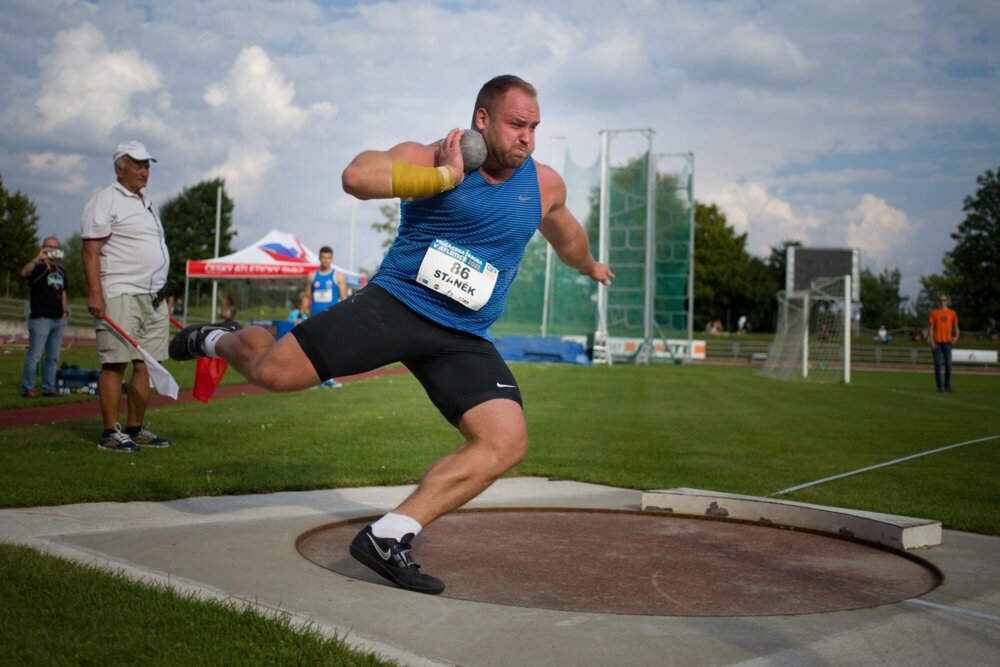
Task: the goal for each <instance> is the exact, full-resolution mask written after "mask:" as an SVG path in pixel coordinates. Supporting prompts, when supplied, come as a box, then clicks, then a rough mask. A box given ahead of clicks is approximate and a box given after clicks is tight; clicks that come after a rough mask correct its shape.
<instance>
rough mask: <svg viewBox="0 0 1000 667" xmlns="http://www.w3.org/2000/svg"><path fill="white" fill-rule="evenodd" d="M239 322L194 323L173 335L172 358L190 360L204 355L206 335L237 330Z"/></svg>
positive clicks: (170, 350) (170, 349)
mask: <svg viewBox="0 0 1000 667" xmlns="http://www.w3.org/2000/svg"><path fill="white" fill-rule="evenodd" d="M239 328H240V323H239V322H233V321H230V322H216V323H215V324H193V325H191V326H189V327H188V328H187V329H184V331H182V332H180V333H179V334H177V335H176V336H174V337H173V339H171V341H170V348H169V350H168V352H169V353H170V358H171V359H173V360H174V361H188V360H189V359H194V358H195V357H204V356H205V349H204V348H203V347H202V343H204V342H205V336H207V335H208V334H210V333H212V332H213V331H237V330H239Z"/></svg>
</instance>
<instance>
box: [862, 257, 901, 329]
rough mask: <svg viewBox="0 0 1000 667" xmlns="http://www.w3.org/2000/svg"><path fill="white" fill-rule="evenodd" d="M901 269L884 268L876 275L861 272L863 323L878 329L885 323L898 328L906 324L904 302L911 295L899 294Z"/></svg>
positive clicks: (866, 271)
mask: <svg viewBox="0 0 1000 667" xmlns="http://www.w3.org/2000/svg"><path fill="white" fill-rule="evenodd" d="M899 282H900V273H899V269H892V270H889V269H882V270H881V271H880V272H879V274H878V275H877V276H876V275H875V274H873V273H872V272H871V271H869V270H868V269H864V270H863V271H862V272H861V325H862V326H863V327H865V328H867V329H878V328H879V327H880V326H882V325H883V324H884V325H885V326H886V327H887V328H889V329H898V328H899V327H901V326H903V325H904V324H905V318H906V313H905V307H904V304H905V303H906V301H907V300H908V299H909V297H905V296H900V295H899Z"/></svg>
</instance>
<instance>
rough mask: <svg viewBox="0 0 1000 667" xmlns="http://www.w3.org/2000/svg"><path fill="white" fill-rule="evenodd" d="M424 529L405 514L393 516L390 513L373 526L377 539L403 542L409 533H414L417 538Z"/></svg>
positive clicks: (373, 532)
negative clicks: (382, 538) (384, 538)
mask: <svg viewBox="0 0 1000 667" xmlns="http://www.w3.org/2000/svg"><path fill="white" fill-rule="evenodd" d="M422 528H423V526H421V525H420V524H419V523H417V522H416V521H415V520H413V519H411V518H410V517H408V516H406V515H405V514H393V513H392V512H389V513H388V514H386V515H385V516H384V517H382V518H381V519H379V520H378V521H376V522H375V523H373V524H372V535H374V536H375V537H391V538H392V539H394V540H397V541H398V540H402V539H403V536H404V535H406V534H407V533H413V536H414V537H416V536H417V534H418V533H419V532H420V530H421V529H422Z"/></svg>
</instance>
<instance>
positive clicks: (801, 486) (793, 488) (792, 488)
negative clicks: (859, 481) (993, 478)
mask: <svg viewBox="0 0 1000 667" xmlns="http://www.w3.org/2000/svg"><path fill="white" fill-rule="evenodd" d="M997 438H1000V435H988V436H986V437H985V438H977V439H976V440H966V441H965V442H959V443H956V444H954V445H947V446H945V447H938V448H937V449H932V450H930V451H926V452H920V453H919V454H911V455H909V456H904V457H903V458H900V459H894V460H892V461H886V462H885V463H877V464H875V465H873V466H868V467H867V468H859V469H857V470H852V471H850V472H842V473H840V474H839V475H833V476H831V477H824V478H823V479H817V480H816V481H815V482H806V483H805V484H799V485H798V486H790V487H788V488H787V489H782V490H781V491H775V492H774V493H769V494H768V495H767V497H768V498H771V497H772V496H780V495H782V494H785V493H791V492H792V491H798V490H799V489H804V488H806V487H809V486H815V485H817V484H822V483H823V482H830V481H833V480H835V479H841V478H842V477H850V476H851V475H857V474H859V473H862V472H868V471H869V470H876V469H878V468H884V467H886V466H891V465H893V464H895V463H902V462H903V461H909V460H910V459H915V458H919V457H921V456H927V455H928V454H937V453H938V452H943V451H945V450H946V449H954V448H955V447H962V446H964V445H974V444H976V443H977V442H986V441H987V440H996V439H997Z"/></svg>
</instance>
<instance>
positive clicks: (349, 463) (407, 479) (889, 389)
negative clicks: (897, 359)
mask: <svg viewBox="0 0 1000 667" xmlns="http://www.w3.org/2000/svg"><path fill="white" fill-rule="evenodd" d="M81 365H82V364H81ZM170 368H171V370H172V371H174V373H175V377H177V378H178V380H179V381H180V382H181V386H182V388H183V387H185V386H189V385H190V382H191V368H193V364H186V365H184V364H175V365H171V366H170ZM513 368H514V372H515V374H516V375H517V377H518V379H519V382H520V385H521V388H522V393H523V395H524V399H525V405H526V413H527V417H528V423H529V430H530V435H531V448H530V451H529V454H528V456H527V458H526V459H525V460H524V462H523V463H522V464H521V465H520V466H519V467H518V468H517V469H515V471H513V474H516V475H539V476H547V477H555V478H564V479H573V480H579V481H585V482H593V483H599V484H608V485H613V486H618V487H625V488H634V489H661V488H670V487H678V486H685V487H694V488H703V489H711V490H716V491H725V492H731V493H747V494H755V495H766V494H769V493H773V492H775V491H777V490H779V489H784V488H787V487H789V486H793V485H796V484H801V483H804V482H808V481H811V480H816V479H819V478H823V477H827V476H830V475H835V474H838V473H843V472H846V471H850V470H855V469H858V468H862V467H865V466H869V465H873V464H877V463H881V462H884V461H889V460H892V459H896V458H899V457H903V456H908V455H911V454H915V453H918V452H923V451H927V450H931V449H935V448H938V447H942V446H945V445H949V444H952V443H957V442H962V441H966V440H972V439H976V438H982V437H986V436H991V435H1000V401H998V400H997V397H998V396H1000V376H996V375H992V376H984V375H965V374H962V375H957V376H956V378H955V380H954V385H955V388H956V392H955V393H954V394H938V393H936V392H935V391H934V389H933V387H934V382H933V378H932V377H931V375H930V374H928V373H926V372H925V373H880V372H879V373H876V372H864V371H858V372H856V373H855V374H854V376H853V382H852V384H851V385H850V386H844V385H817V384H802V383H794V382H793V383H783V382H776V381H773V380H768V379H765V378H762V377H758V376H757V375H755V374H754V371H753V369H751V368H750V367H747V366H738V367H726V366H683V367H682V366H653V367H625V366H616V367H613V368H604V367H601V368H584V367H577V366H565V365H533V364H515V365H513ZM0 372H2V373H3V377H4V378H5V380H4V384H6V383H7V382H12V381H14V378H12V377H11V376H10V364H8V363H7V360H6V359H4V360H3V362H2V363H0ZM14 377H16V375H15V376H14ZM8 378H9V379H8ZM229 381H235V377H233V378H230V379H229ZM18 405H21V404H20V403H19V404H18ZM147 422H148V423H149V424H150V426H152V427H153V428H154V429H155V430H156V431H157V432H159V433H162V434H163V435H167V436H169V437H172V438H173V439H174V441H175V445H174V446H173V447H171V448H169V449H167V450H162V451H148V450H144V451H142V452H140V453H139V454H137V455H132V456H118V455H112V454H107V453H103V452H99V451H98V450H97V449H96V443H95V436H96V433H97V429H98V427H99V424H98V420H97V419H96V418H95V419H90V420H81V421H75V422H63V423H58V424H46V425H40V426H33V427H26V428H18V429H9V430H0V443H2V445H0V506H4V507H16V506H27V505H56V504H63V503H72V502H90V501H99V500H114V501H127V500H140V499H141V500H168V499H173V498H182V497H188V496H200V495H222V494H245V493H264V492H273V491H279V490H295V489H313V488H333V487H353V486H366V485H382V484H402V483H412V482H415V481H417V480H418V479H419V477H420V476H421V474H422V473H423V471H424V469H425V468H426V467H427V466H428V465H429V464H430V463H431V462H432V461H433V460H435V459H436V458H437V457H438V456H440V455H441V454H443V453H444V452H447V451H449V450H450V449H451V448H453V447H454V446H456V445H457V444H459V438H458V436H457V434H456V432H455V431H454V430H453V429H452V428H451V427H450V426H449V425H448V424H447V423H446V422H445V421H444V420H443V419H442V418H441V417H440V416H439V415H438V414H437V413H436V412H435V411H434V409H433V408H432V406H431V404H430V402H429V401H428V399H427V398H426V397H425V395H424V394H423V392H422V390H421V388H420V387H419V385H418V384H417V383H416V381H415V380H414V379H413V378H412V377H410V376H405V375H404V376H391V377H390V376H387V377H380V378H376V379H372V380H365V381H362V382H356V383H350V384H348V385H347V386H346V387H344V388H343V389H338V390H332V391H331V390H309V391H305V392H301V393H298V394H283V395H274V394H272V395H268V394H252V395H248V396H243V397H239V398H232V399H225V400H220V401H213V402H212V403H210V404H208V405H203V404H201V403H184V404H177V405H171V406H169V407H165V408H160V409H156V410H154V411H151V413H150V415H149V417H148V419H147ZM784 497H786V498H789V499H793V500H801V501H805V502H812V503H819V504H828V505H840V506H847V507H854V508H859V509H865V510H872V511H880V512H890V513H896V514H904V515H909V516H918V517H924V518H932V519H938V520H941V521H942V522H943V523H944V524H945V526H946V527H948V528H954V529H959V530H967V531H975V532H981V533H987V534H993V535H1000V516H998V515H997V509H998V507H1000V439H995V440H990V441H987V442H982V443H979V444H974V445H969V446H965V447H959V448H956V449H952V450H949V451H947V452H942V453H939V454H934V455H930V456H926V457H922V458H918V459H915V460H912V461H908V462H905V463H900V464H898V465H894V466H890V467H887V468H882V469H879V470H875V471H872V472H867V473H863V474H860V475H856V476H853V477H848V478H845V479H841V480H837V481H833V482H828V483H825V484H821V485H818V486H814V487H810V488H808V489H803V490H801V491H799V492H796V493H793V494H789V495H787V496H784ZM4 558H14V559H16V558H28V559H29V561H30V560H32V559H33V560H35V561H37V563H38V566H37V569H40V570H42V571H43V572H48V571H49V568H54V567H58V566H55V565H52V564H51V563H49V561H50V560H51V559H48V558H45V557H41V556H38V555H34V556H32V555H30V554H29V555H27V556H25V555H24V554H20V553H18V554H14V555H13V556H4ZM27 567H29V569H30V568H31V565H30V564H29V565H28V566H27ZM15 570H16V568H15ZM15 570H10V571H15ZM8 572H9V569H8V567H6V566H5V567H4V568H3V574H2V575H0V595H3V596H4V599H5V601H6V600H11V599H18V596H17V593H16V591H17V590H18V589H17V586H18V582H17V581H13V579H14V578H16V575H12V574H9V573H8ZM84 576H87V577H90V576H91V574H86V575H84V574H82V573H79V572H75V571H71V572H69V573H67V574H61V575H59V576H58V578H55V575H53V578H52V579H51V580H50V579H48V578H47V575H43V576H41V577H39V578H38V579H39V581H35V583H34V584H33V586H34V587H36V588H40V589H41V590H42V591H45V593H46V594H51V595H56V596H57V597H58V594H57V592H56V586H57V584H56V580H57V579H58V581H59V582H60V583H59V584H58V586H64V585H65V583H64V582H65V580H67V579H68V580H71V581H72V580H74V579H75V578H77V577H84ZM94 576H95V577H97V578H101V577H103V578H104V579H105V581H106V585H107V586H110V587H111V588H113V589H114V588H118V587H121V584H120V581H119V580H118V579H115V578H113V577H110V576H108V575H105V574H95V575H94ZM87 581H88V583H87V584H86V585H83V584H80V586H76V587H74V586H70V587H69V589H68V590H69V591H70V592H69V593H68V595H69V596H70V597H69V598H68V599H65V600H63V603H65V604H69V603H73V604H76V601H77V598H79V597H81V596H82V595H83V590H82V589H83V588H87V589H88V590H89V588H90V587H92V586H96V585H98V584H95V583H93V581H92V580H90V579H88V580H87ZM46 582H49V583H46ZM135 595H137V596H138V597H139V599H140V600H143V599H145V597H146V596H147V595H148V594H147V593H145V592H143V590H142V589H140V590H139V592H138V593H135ZM191 603H192V602H191V601H189V600H184V601H181V600H180V599H179V598H178V599H177V600H176V605H178V606H181V605H188V604H191ZM25 604H27V605H29V606H30V601H28V602H26V603H25ZM81 604H82V603H81ZM98 604H99V602H97V601H95V602H92V603H91V607H90V608H91V609H92V611H93V613H95V614H97V613H99V607H95V606H93V605H98ZM136 604H138V606H139V607H142V604H139V603H136ZM85 606H86V605H85ZM184 608H185V609H186V607H184ZM150 609H152V605H150ZM29 611H30V610H27V609H25V610H23V613H24V614H25V618H26V619H37V618H38V617H37V616H33V615H32V614H30V613H29ZM223 612H224V613H228V614H235V612H229V611H225V610H223ZM15 613H19V612H15ZM136 613H137V614H139V615H140V616H141V615H142V614H143V612H142V610H141V609H139V610H137V611H136ZM151 613H155V614H157V615H159V614H161V613H162V612H160V611H157V612H152V611H151ZM195 613H201V612H200V611H199V612H195V611H193V610H192V611H185V612H184V613H182V614H181V617H182V618H190V617H192V616H193V615H194V614H195ZM82 615H84V616H85V615H86V614H82ZM238 616H239V615H238V614H237V615H234V616H233V619H234V620H232V622H233V623H234V624H238V623H239V621H238V620H236V619H237V618H238ZM13 618H14V619H17V618H20V617H19V616H14V617H13ZM14 622H15V623H16V624H17V625H18V626H19V628H18V632H21V633H26V634H28V635H33V634H35V635H37V633H40V632H43V630H41V629H38V628H35V627H34V625H33V623H34V621H31V620H24V621H18V620H15V621H14ZM181 623H182V621H171V622H170V623H165V624H164V626H163V628H162V630H159V631H158V633H157V634H158V635H159V639H158V640H157V641H163V642H166V643H170V642H174V641H176V634H177V633H180V632H181V629H180V628H181ZM26 626H27V627H26ZM67 626H68V627H67ZM88 627H89V626H88V625H87V624H85V623H83V622H80V623H74V622H73V621H72V619H69V620H67V621H65V622H63V624H62V625H61V627H60V631H62V632H68V633H77V637H78V640H79V641H83V642H84V643H86V642H87V640H86V637H87V634H88V633H89V632H90V631H89V629H88ZM234 627H236V626H234ZM234 632H239V633H241V632H243V630H238V631H235V630H234ZM246 632H248V633H249V632H256V631H250V630H247V631H246ZM269 632H270V631H269ZM275 632H277V630H275ZM254 636H256V635H254ZM314 639H315V640H316V641H321V640H320V639H319V638H314ZM8 641H9V639H8V638H6V637H5V638H3V640H2V643H3V645H2V646H0V652H3V651H4V650H5V649H6V648H7V646H6V645H7V642H8ZM247 641H250V640H249V639H248V640H247ZM254 641H255V640H254ZM274 641H275V642H276V644H278V645H280V644H281V642H282V641H283V640H274ZM265 643H266V642H265ZM278 645H275V646H273V647H272V648H273V650H274V651H278V649H279V646H278ZM310 650H312V649H310ZM317 650H319V649H317ZM265 653H266V652H265ZM18 655H22V656H24V655H25V654H18ZM267 655H270V654H267ZM279 655H280V654H279V653H277V652H275V653H274V654H273V656H275V657H274V658H273V662H272V664H280V663H281V662H282V660H281V659H280V657H277V656H279ZM28 657H30V656H28ZM357 659H358V660H359V661H360V660H363V659H364V658H363V657H360V656H359V657H358V658H357ZM178 660H179V661H180V662H183V661H184V660H183V659H178ZM324 660H325V659H319V658H317V659H316V660H315V661H312V660H309V662H316V663H318V664H323V663H324ZM267 661H268V659H262V662H267ZM28 662H30V660H29V661H28ZM111 662H115V661H114V660H111ZM222 662H224V660H223V661H222ZM216 664H221V662H217V663H216ZM330 664H335V663H330ZM358 664H366V663H364V662H359V663H358Z"/></svg>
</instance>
